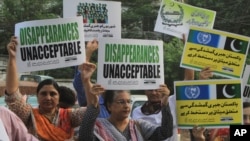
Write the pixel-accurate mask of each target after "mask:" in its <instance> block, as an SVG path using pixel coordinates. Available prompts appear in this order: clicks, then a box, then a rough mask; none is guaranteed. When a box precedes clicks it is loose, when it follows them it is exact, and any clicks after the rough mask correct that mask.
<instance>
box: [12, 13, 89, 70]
mask: <svg viewBox="0 0 250 141" xmlns="http://www.w3.org/2000/svg"><path fill="white" fill-rule="evenodd" d="M82 30H83V23H82V17H74V18H58V19H48V20H35V21H27V22H21V23H18V24H16V25H15V36H17V39H18V42H19V44H18V48H17V67H18V71H19V72H31V71H40V70H48V69H56V68H63V67H69V66H75V65H79V64H81V63H83V62H84V61H85V43H84V42H85V41H84V36H83V32H81V31H82Z"/></svg>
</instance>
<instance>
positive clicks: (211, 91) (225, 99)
mask: <svg viewBox="0 0 250 141" xmlns="http://www.w3.org/2000/svg"><path fill="white" fill-rule="evenodd" d="M241 81H242V80H241V79H217V80H194V81H175V82H174V86H175V92H176V110H177V112H176V113H177V115H176V116H177V119H178V122H177V123H178V128H183V129H184V128H189V129H192V128H193V126H194V125H199V126H204V127H206V128H222V127H226V128H227V127H229V125H233V124H242V121H243V117H242V112H243V109H242V107H243V104H242V95H241V94H242V87H241Z"/></svg>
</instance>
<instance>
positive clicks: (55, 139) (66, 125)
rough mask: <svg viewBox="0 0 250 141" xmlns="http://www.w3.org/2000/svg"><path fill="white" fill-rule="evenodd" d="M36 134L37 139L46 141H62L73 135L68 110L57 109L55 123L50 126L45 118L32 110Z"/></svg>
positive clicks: (35, 110)
mask: <svg viewBox="0 0 250 141" xmlns="http://www.w3.org/2000/svg"><path fill="white" fill-rule="evenodd" d="M33 114H34V115H33V116H34V119H35V126H36V132H37V134H38V137H39V138H41V139H42V140H47V141H64V140H66V139H69V138H71V137H72V135H73V133H74V132H73V131H74V130H73V128H71V121H70V110H67V109H61V108H60V109H59V113H58V117H57V123H58V125H57V126H56V125H54V124H52V123H51V122H50V121H49V120H48V119H47V118H46V117H45V116H43V115H41V114H40V113H39V111H38V109H33Z"/></svg>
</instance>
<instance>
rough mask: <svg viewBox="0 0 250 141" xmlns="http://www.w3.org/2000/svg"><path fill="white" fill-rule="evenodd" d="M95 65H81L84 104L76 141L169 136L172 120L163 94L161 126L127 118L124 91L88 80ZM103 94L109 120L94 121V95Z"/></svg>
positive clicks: (131, 140) (138, 140)
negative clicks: (85, 105) (84, 110)
mask: <svg viewBox="0 0 250 141" xmlns="http://www.w3.org/2000/svg"><path fill="white" fill-rule="evenodd" d="M95 69H96V66H95V65H94V64H92V63H84V64H83V65H82V67H81V71H82V73H81V74H82V76H81V77H83V78H82V80H84V81H83V83H84V86H85V88H86V89H85V91H86V97H87V102H88V103H93V100H94V101H97V103H96V104H95V105H93V104H88V105H87V107H88V108H87V111H86V113H85V116H84V119H83V122H82V124H81V126H80V130H79V141H83V140H88V141H98V140H99V141H101V140H103V141H143V140H164V139H167V138H168V137H171V136H172V132H173V117H172V115H171V112H170V108H169V105H168V96H169V94H166V95H165V96H164V98H163V99H162V110H161V111H162V124H161V125H160V126H158V125H154V124H151V123H150V122H147V121H145V120H142V119H139V120H133V119H130V118H129V114H130V111H131V97H130V93H129V91H126V90H107V91H104V88H103V87H102V86H101V85H98V84H92V83H91V81H90V78H91V76H92V74H93V72H94V71H95ZM100 93H104V95H103V96H104V104H105V106H106V108H107V110H108V112H109V113H110V117H109V118H106V119H105V118H97V117H98V113H99V105H98V94H100Z"/></svg>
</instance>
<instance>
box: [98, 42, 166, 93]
mask: <svg viewBox="0 0 250 141" xmlns="http://www.w3.org/2000/svg"><path fill="white" fill-rule="evenodd" d="M97 83H98V84H101V85H102V86H104V88H105V89H110V90H112V89H113V90H115V89H117V90H120V89H122V90H145V89H157V88H159V86H160V84H164V65H163V42H162V41H156V40H139V39H112V38H109V39H107V38H101V39H100V40H99V48H98V68H97Z"/></svg>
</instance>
